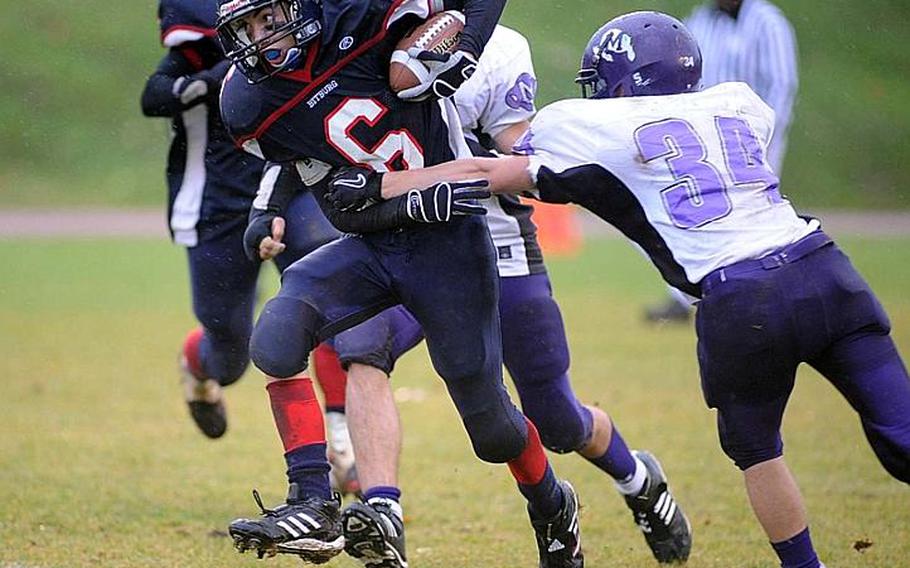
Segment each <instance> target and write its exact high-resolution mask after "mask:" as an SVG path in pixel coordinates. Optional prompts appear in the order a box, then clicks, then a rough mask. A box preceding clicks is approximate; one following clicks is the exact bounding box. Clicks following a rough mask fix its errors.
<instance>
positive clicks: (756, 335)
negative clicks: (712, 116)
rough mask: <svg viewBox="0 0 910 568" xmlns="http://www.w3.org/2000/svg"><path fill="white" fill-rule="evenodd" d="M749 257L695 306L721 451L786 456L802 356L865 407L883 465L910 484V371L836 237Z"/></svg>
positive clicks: (741, 458)
mask: <svg viewBox="0 0 910 568" xmlns="http://www.w3.org/2000/svg"><path fill="white" fill-rule="evenodd" d="M748 266H750V268H749V269H747V270H745V271H738V272H737V273H735V274H730V272H726V273H725V274H724V277H723V279H722V281H721V280H720V279H718V278H717V277H716V275H715V277H713V278H711V279H709V280H711V282H709V284H710V285H709V286H705V285H703V288H704V290H703V299H702V301H701V303H699V305H698V312H697V315H696V329H697V332H698V359H699V363H700V367H701V375H702V389H703V391H704V395H705V400H706V401H707V403H708V406H710V407H712V408H717V410H718V414H717V422H718V430H719V433H720V440H721V445H722V447H723V449H724V451H725V452H726V453H727V455H729V456H730V457H731V458H732V459H733V460H734V462H735V463H736V465H737V466H738V467H740V468H741V469H746V468H748V467H750V466H752V465H755V464H758V463H761V462H764V461H767V460H770V459H773V458H776V457H778V456H780V455H782V453H783V443H782V441H781V436H780V425H781V420H782V417H783V413H784V407H785V406H786V403H787V399H788V398H789V396H790V392H791V391H792V389H793V385H794V381H795V376H796V368H797V366H798V365H799V364H800V363H802V362H805V363H808V364H810V365H811V366H813V367H814V368H815V369H817V370H818V371H819V372H820V373H821V374H822V375H824V376H825V378H826V379H828V380H829V381H830V382H831V383H832V384H833V385H834V386H835V387H836V388H837V389H838V390H839V391H840V392H841V394H843V395H844V397H845V398H846V399H847V401H848V402H849V403H850V405H851V406H852V407H853V408H854V410H856V412H857V413H858V414H859V417H860V421H861V423H862V426H863V430H864V431H865V434H866V437H867V438H868V440H869V443H870V444H871V446H872V449H873V451H874V452H875V454H876V456H877V457H878V459H879V460H880V461H881V463H882V465H883V466H884V467H885V469H886V470H887V471H888V472H889V473H891V475H893V476H894V477H896V478H897V479H900V480H901V481H904V482H907V483H910V379H908V376H907V370H906V368H905V367H904V364H903V362H902V361H901V358H900V355H899V354H898V352H897V349H896V348H895V346H894V342H893V341H892V339H891V337H890V335H889V332H890V329H891V325H890V323H889V321H888V318H887V316H886V315H885V312H884V309H883V308H882V306H881V304H880V303H879V302H878V300H877V299H876V297H875V295H874V294H873V293H872V291H871V290H870V289H869V286H868V284H866V282H865V281H864V280H863V278H862V277H861V276H860V275H859V273H857V271H856V270H855V269H854V268H853V265H852V264H851V263H850V261H849V259H848V258H847V256H846V255H845V254H844V253H843V252H841V251H840V249H838V248H837V246H836V245H834V244H833V243H831V244H827V245H825V246H823V247H821V248H819V249H817V250H815V251H814V252H811V253H809V254H808V255H806V256H805V257H803V258H800V259H799V260H796V261H794V262H786V263H783V264H781V265H780V266H777V267H774V268H767V269H766V268H762V267H760V266H756V262H755V261H751V263H750V264H749V265H748ZM733 267H734V268H735V267H737V265H733Z"/></svg>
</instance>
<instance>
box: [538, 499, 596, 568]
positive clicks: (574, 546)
mask: <svg viewBox="0 0 910 568" xmlns="http://www.w3.org/2000/svg"><path fill="white" fill-rule="evenodd" d="M559 488H560V489H561V490H562V495H563V505H562V509H561V510H560V511H559V513H557V514H556V516H555V517H553V518H551V519H541V518H538V517H537V516H536V515H535V514H534V512H533V511H531V509H530V507H529V508H528V514H529V515H530V516H531V526H533V527H534V536H535V537H536V538H537V551H538V553H539V555H540V564H539V567H540V568H583V566H584V565H585V556H584V554H583V553H582V551H581V535H580V533H579V528H578V509H579V506H578V495H577V494H576V493H575V488H573V487H572V485H571V484H570V483H569V482H568V481H560V482H559Z"/></svg>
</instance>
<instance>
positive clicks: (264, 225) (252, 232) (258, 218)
mask: <svg viewBox="0 0 910 568" xmlns="http://www.w3.org/2000/svg"><path fill="white" fill-rule="evenodd" d="M275 217H278V215H277V214H275V213H272V212H269V211H257V212H256V214H255V215H250V220H249V224H248V225H247V226H246V231H244V232H243V252H245V253H246V256H247V258H249V259H250V260H253V261H257V262H258V261H260V260H262V259H261V258H260V257H259V243H261V242H262V239H264V238H266V237H271V236H272V220H273V219H275Z"/></svg>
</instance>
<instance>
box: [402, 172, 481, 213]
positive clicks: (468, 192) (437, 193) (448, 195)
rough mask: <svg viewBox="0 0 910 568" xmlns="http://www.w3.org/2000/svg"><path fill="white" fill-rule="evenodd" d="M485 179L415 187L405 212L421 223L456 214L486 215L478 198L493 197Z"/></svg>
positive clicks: (405, 202)
mask: <svg viewBox="0 0 910 568" xmlns="http://www.w3.org/2000/svg"><path fill="white" fill-rule="evenodd" d="M489 185H490V183H489V182H488V181H487V180H485V179H480V180H471V181H459V182H443V183H437V184H436V185H432V186H430V187H428V188H426V189H412V190H411V191H409V192H408V193H407V195H406V196H405V199H404V200H403V203H402V206H403V207H405V214H406V215H407V216H408V217H410V218H411V220H413V221H417V222H418V223H446V222H448V221H449V220H451V219H452V216H453V215H486V213H487V210H486V208H485V207H484V206H483V205H481V204H480V203H478V200H479V199H486V198H487V197H490V195H491V193H490V191H489V190H488V189H486V188H487V187H488V186H489Z"/></svg>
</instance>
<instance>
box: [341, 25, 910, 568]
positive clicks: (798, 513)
mask: <svg viewBox="0 0 910 568" xmlns="http://www.w3.org/2000/svg"><path fill="white" fill-rule="evenodd" d="M700 77H701V55H700V53H699V49H698V45H697V43H696V42H695V40H694V39H693V38H692V36H691V34H690V33H689V32H688V30H686V28H685V26H683V24H682V23H681V22H679V21H678V20H676V19H674V18H672V17H670V16H667V15H665V14H660V13H656V12H636V13H632V14H627V15H625V16H621V17H619V18H616V19H614V20H611V21H610V22H608V23H607V24H605V25H604V26H603V27H602V28H600V29H599V30H598V31H597V32H596V33H595V34H594V36H593V37H592V38H591V41H590V42H589V44H588V47H587V48H586V50H585V54H584V57H583V60H582V67H581V70H580V71H579V75H578V82H579V83H581V85H582V86H583V89H584V91H585V92H586V93H587V94H590V99H589V100H567V101H561V102H558V103H554V104H552V105H550V106H548V107H546V108H544V109H542V110H541V111H540V113H539V114H538V116H537V117H536V118H535V120H534V121H533V123H532V126H531V129H530V130H529V131H528V133H527V134H526V135H525V136H524V137H523V138H522V140H520V141H519V143H518V144H517V145H516V147H515V152H516V153H519V154H524V156H511V157H507V158H503V159H486V160H484V159H472V160H459V161H457V162H452V163H450V164H445V165H442V166H437V167H434V168H429V169H426V170H422V171H413V172H399V173H391V174H386V175H385V176H381V175H377V174H374V175H372V176H371V177H372V179H368V180H367V183H366V184H365V185H366V186H368V187H372V188H373V189H371V190H367V191H364V190H361V191H358V192H351V191H350V190H349V189H348V188H345V187H344V186H343V185H342V186H338V187H335V188H333V191H332V195H330V196H329V199H330V201H332V202H333V203H338V204H339V205H340V206H342V207H344V208H350V207H352V206H354V205H356V204H357V202H358V201H360V200H361V199H362V198H363V197H364V196H367V197H369V198H370V199H371V200H373V201H378V200H380V199H382V198H391V197H394V196H397V195H401V194H404V193H408V192H409V191H414V190H412V189H411V188H415V187H428V186H429V187H430V188H434V187H436V188H439V187H440V186H443V187H444V186H446V185H447V183H448V182H442V183H440V182H441V181H442V180H466V179H477V178H485V179H488V180H489V181H490V189H491V190H492V191H494V192H507V193H508V192H522V191H527V192H531V193H532V194H534V195H536V196H537V197H539V198H540V199H542V200H544V201H550V202H556V203H568V202H575V203H578V204H580V205H582V206H584V207H586V208H588V209H590V210H591V211H592V212H594V213H596V214H597V215H598V216H600V217H601V218H603V219H604V220H606V221H608V222H610V223H612V224H613V225H615V226H616V227H617V228H618V229H620V230H621V231H622V232H623V233H624V234H625V235H626V236H627V237H629V238H630V239H632V240H633V241H635V242H636V243H638V244H639V245H640V246H641V247H642V249H644V250H645V251H646V252H647V253H648V255H649V256H650V257H651V259H652V261H653V262H654V264H655V266H656V267H657V268H658V270H659V272H660V273H661V275H662V276H663V278H664V279H665V280H666V281H667V283H669V284H671V285H672V286H674V287H676V288H677V289H679V290H682V291H683V292H685V293H687V294H689V295H691V296H693V297H696V298H699V299H700V301H699V302H698V310H697V313H696V331H697V333H698V360H699V367H700V373H701V383H702V390H703V394H704V397H705V400H706V402H707V404H708V405H709V406H710V407H712V408H715V409H717V425H718V431H719V434H720V442H721V447H722V448H723V450H724V452H725V453H726V454H727V455H728V456H729V457H730V458H731V459H732V460H733V462H734V463H735V464H736V466H737V467H739V468H740V469H741V470H742V471H743V475H744V479H745V484H746V489H747V492H748V495H749V499H750V502H751V504H752V508H753V511H754V512H755V515H756V517H757V518H758V520H759V522H760V523H761V525H762V527H763V529H764V530H765V532H766V534H767V535H768V538H769V540H770V541H771V545H772V547H773V549H774V551H775V553H776V554H777V555H778V557H779V559H780V562H781V565H782V566H783V567H784V568H818V567H820V566H823V564H822V563H821V562H820V561H819V559H818V556H817V554H816V552H815V550H814V547H813V545H812V541H811V538H810V535H809V529H808V523H807V518H806V511H805V507H804V505H803V502H802V497H801V495H800V491H799V488H798V487H797V485H796V482H795V480H794V478H793V475H792V474H791V472H790V470H789V468H788V467H787V465H786V464H785V462H784V460H783V442H782V439H781V435H780V426H781V421H782V418H783V413H784V409H785V407H786V403H787V399H788V398H789V395H790V392H791V391H792V389H793V386H794V381H795V376H796V369H797V367H798V366H799V364H801V363H808V364H809V365H811V366H812V367H814V368H815V369H816V370H818V371H819V372H820V373H821V374H822V375H823V376H825V378H827V379H828V380H829V381H830V382H831V383H832V384H833V385H834V386H835V387H836V388H837V389H838V391H840V392H841V394H843V395H844V397H845V398H846V399H847V401H848V402H849V403H850V404H851V406H853V408H854V409H855V410H856V412H857V413H858V415H859V418H860V421H861V423H862V425H863V430H864V432H865V434H866V437H867V439H868V440H869V443H870V445H871V446H872V449H873V451H874V452H875V455H876V456H877V457H878V459H879V461H880V462H881V464H882V465H883V466H884V468H885V469H886V470H887V471H888V473H890V474H891V475H892V476H894V477H895V478H896V479H898V480H900V481H903V482H904V483H910V378H908V374H907V370H906V367H905V366H904V363H903V361H902V359H901V357H900V355H899V353H898V352H897V349H896V346H895V345H894V341H893V340H892V339H891V337H890V328H891V326H890V322H889V321H888V317H887V315H886V314H885V312H884V309H883V308H882V306H881V304H880V303H879V302H878V300H877V299H876V297H875V295H874V293H873V292H872V291H871V290H870V288H869V286H868V284H867V283H866V282H865V281H864V280H863V278H862V277H861V276H860V275H859V274H858V273H857V271H856V269H855V268H854V267H853V266H852V265H851V263H850V261H849V259H848V258H847V257H846V255H844V254H843V253H842V252H841V251H840V249H838V247H837V246H836V245H835V244H834V242H833V241H832V240H831V238H830V237H828V236H827V235H826V234H825V233H824V232H823V231H822V230H821V228H820V224H819V222H818V221H817V220H815V219H805V218H802V217H800V216H798V215H797V214H796V212H795V211H794V209H793V207H792V206H791V205H790V203H789V202H788V201H787V200H786V199H785V198H784V197H783V196H782V195H781V194H780V192H779V190H778V178H777V176H776V175H775V173H774V171H773V169H772V168H771V167H770V166H769V165H768V163H767V160H766V151H767V147H768V144H769V142H770V140H771V136H772V132H773V125H774V112H773V111H772V110H771V109H770V107H768V106H767V105H766V104H765V103H764V102H763V101H762V100H761V99H760V98H759V97H758V96H757V95H756V94H755V93H754V92H753V91H752V90H751V89H750V88H749V87H748V86H747V85H745V84H744V83H722V84H720V85H717V86H714V87H712V88H710V89H706V90H704V91H698V84H699V80H700ZM380 178H382V179H380ZM434 184H435V185H434ZM474 185H475V186H476V185H478V184H476V183H475V184H474ZM378 187H381V191H377V189H376V188H378ZM422 191H426V190H422ZM399 199H401V198H399ZM405 199H407V198H405ZM394 202H395V200H392V201H385V202H383V203H381V204H380V205H386V206H388V204H389V203H394Z"/></svg>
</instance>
